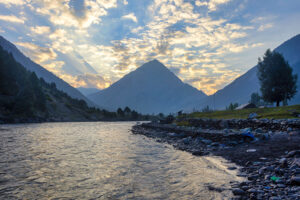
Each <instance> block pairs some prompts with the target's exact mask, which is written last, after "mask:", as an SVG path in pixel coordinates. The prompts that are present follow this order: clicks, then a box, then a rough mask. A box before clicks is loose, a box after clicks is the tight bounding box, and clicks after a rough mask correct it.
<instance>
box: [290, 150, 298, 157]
mask: <svg viewBox="0 0 300 200" xmlns="http://www.w3.org/2000/svg"><path fill="white" fill-rule="evenodd" d="M292 157H296V158H299V157H300V150H295V151H290V152H289V153H288V155H287V158H292Z"/></svg>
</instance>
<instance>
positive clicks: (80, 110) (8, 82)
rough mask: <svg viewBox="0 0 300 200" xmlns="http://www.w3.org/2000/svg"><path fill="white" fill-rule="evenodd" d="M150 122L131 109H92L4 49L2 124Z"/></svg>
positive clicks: (0, 57) (0, 67)
mask: <svg viewBox="0 0 300 200" xmlns="http://www.w3.org/2000/svg"><path fill="white" fill-rule="evenodd" d="M106 120H109V121H112V120H118V121H120V120H122V121H124V120H126V121H131V120H135V121H136V120H149V118H148V117H147V116H142V115H140V114H139V113H137V112H136V111H134V110H130V109H129V108H127V109H124V111H122V110H121V111H119V112H118V113H116V112H108V111H107V110H100V109H98V108H94V107H92V108H91V107H89V106H88V105H87V104H86V102H85V101H84V100H82V99H81V100H78V99H74V98H72V97H70V96H69V95H68V94H66V93H65V92H63V91H60V90H58V89H57V88H56V85H55V84H54V83H47V82H45V81H44V79H43V78H38V77H37V76H36V74H35V72H31V71H28V70H27V69H25V68H24V66H22V65H21V64H20V63H18V62H17V61H16V60H15V59H14V57H13V56H12V55H11V54H9V53H8V52H7V51H5V50H4V49H3V48H2V47H1V46H0V124H2V123H20V122H21V123H24V122H25V123H28V122H45V121H58V122H62V121H106Z"/></svg>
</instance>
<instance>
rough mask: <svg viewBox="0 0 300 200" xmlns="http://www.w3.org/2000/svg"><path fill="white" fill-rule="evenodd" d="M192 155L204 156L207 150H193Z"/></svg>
mask: <svg viewBox="0 0 300 200" xmlns="http://www.w3.org/2000/svg"><path fill="white" fill-rule="evenodd" d="M192 154H193V155H194V156H205V155H207V154H208V152H205V151H194V152H193V153H192Z"/></svg>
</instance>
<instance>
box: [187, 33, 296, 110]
mask: <svg viewBox="0 0 300 200" xmlns="http://www.w3.org/2000/svg"><path fill="white" fill-rule="evenodd" d="M274 51H277V52H279V53H281V54H283V56H284V58H285V59H286V60H287V61H288V62H289V64H290V65H291V67H292V68H293V73H294V74H298V82H297V85H298V93H297V94H296V95H295V97H294V98H293V99H292V100H291V101H290V102H288V103H289V105H294V104H300V34H299V35H297V36H295V37H293V38H291V39H289V40H288V41H286V42H284V43H283V44H281V45H280V46H278V47H277V48H275V49H274ZM253 92H260V85H259V81H258V78H257V66H254V67H253V68H251V69H250V70H249V71H248V72H246V73H245V74H243V75H241V76H240V77H238V78H237V79H235V80H234V81H233V82H232V83H230V84H229V85H227V86H226V87H224V88H223V89H221V90H219V91H217V92H216V93H215V94H214V95H211V96H208V97H206V98H204V99H202V100H201V101H198V102H194V103H191V104H190V105H189V106H188V107H187V108H186V110H188V111H191V110H192V109H193V108H195V109H198V110H201V108H203V107H205V106H207V105H208V106H209V107H210V108H216V109H225V107H226V106H228V105H229V104H230V103H231V102H232V103H239V104H244V103H247V102H248V101H249V100H250V98H251V94H252V93H253Z"/></svg>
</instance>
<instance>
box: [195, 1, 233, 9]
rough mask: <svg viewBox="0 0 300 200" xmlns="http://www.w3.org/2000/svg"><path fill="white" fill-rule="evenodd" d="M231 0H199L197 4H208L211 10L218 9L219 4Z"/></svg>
mask: <svg viewBox="0 0 300 200" xmlns="http://www.w3.org/2000/svg"><path fill="white" fill-rule="evenodd" d="M229 1H231V0H209V1H203V0H201V1H200V0H197V1H196V2H195V4H196V6H207V8H208V9H209V11H216V10H217V7H218V6H219V5H221V4H226V3H228V2H229Z"/></svg>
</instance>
